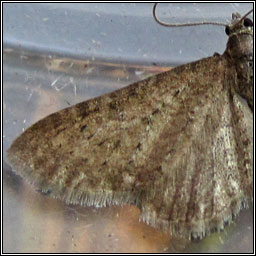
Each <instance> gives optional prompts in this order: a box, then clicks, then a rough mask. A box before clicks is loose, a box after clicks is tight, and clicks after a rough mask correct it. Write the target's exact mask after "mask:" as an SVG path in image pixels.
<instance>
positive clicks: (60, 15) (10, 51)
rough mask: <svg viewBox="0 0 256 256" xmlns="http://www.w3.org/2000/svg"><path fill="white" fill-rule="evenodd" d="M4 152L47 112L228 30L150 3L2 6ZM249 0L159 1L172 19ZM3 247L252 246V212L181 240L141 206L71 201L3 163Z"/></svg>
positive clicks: (221, 16)
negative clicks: (222, 0)
mask: <svg viewBox="0 0 256 256" xmlns="http://www.w3.org/2000/svg"><path fill="white" fill-rule="evenodd" d="M3 7H4V8H3V14H4V18H3V31H4V34H3V36H4V38H3V39H4V51H3V60H4V67H3V92H4V102H3V109H4V112H3V150H4V157H5V152H6V149H7V148H8V147H9V146H10V144H11V142H12V141H13V140H14V139H15V137H17V136H18V135H19V134H21V133H22V131H24V130H25V129H26V128H27V127H29V126H30V125H31V124H33V123H35V122H36V121H38V120H39V119H41V118H43V117H45V116H47V115H48V114H50V113H53V112H55V111H58V110H60V109H62V108H65V107H68V106H70V105H72V104H75V103H77V102H81V101H84V100H87V99H89V98H92V97H95V96H98V95H102V94H104V93H107V92H110V91H113V90H116V89H118V88H121V87H124V86H126V85H128V84H130V83H132V82H135V81H138V80H141V79H143V78H145V77H148V76H150V75H154V74H156V73H159V72H163V71H165V70H168V69H169V68H171V67H173V66H176V65H179V64H182V63H187V62H190V61H193V60H197V59H201V58H203V57H207V56H211V55H213V54H214V52H219V53H223V51H224V50H225V44H226V40H227V36H226V35H225V32H224V28H223V27H216V26H199V27H184V28H165V27H162V26H160V25H159V24H157V23H156V22H155V21H154V19H153V17H152V7H153V4H151V3H136V4H135V3H119V4H115V3H111V4H109V3H108V4H106V3H105V4H102V3H89V4H88V3H80V4H67V3H61V4H57V3H44V4H42V3H40V4H30V3H15V4H14V3H4V4H3ZM251 8H252V4H247V3H235V4H233V3H229V4H216V3H215V4H159V7H158V9H157V13H158V16H159V17H161V19H163V20H165V21H168V22H172V23H175V22H189V21H190V22H193V21H195V20H196V19H198V20H199V21H200V20H215V21H221V22H226V23H228V22H229V21H230V19H231V14H232V13H233V12H237V11H238V12H240V13H241V14H244V13H246V12H247V11H248V10H250V9H251ZM3 185H4V186H3V251H4V252H5V253H25V252H26V253H28V252H30V253H32V252H37V253H47V252H66V253H68V252H80V253H82V252H90V253H93V252H94V253H96V252H127V253H128V252H137V253H142V252H145V253H150V252H152V253H154V252H222V253H224V252H233V253H239V252H252V251H253V210H252V207H251V208H250V209H247V210H243V211H241V213H240V214H239V216H238V217H237V218H236V219H235V221H234V223H232V224H231V225H230V226H229V227H226V229H225V231H224V232H222V233H220V234H213V235H211V236H210V237H208V238H206V239H203V240H202V241H197V242H195V241H194V242H190V241H185V240H181V239H177V238H174V237H171V236H169V235H168V234H165V233H163V232H161V231H160V230H157V229H154V228H152V227H150V226H148V225H146V224H144V223H142V222H139V210H138V209H137V208H136V207H134V206H124V207H107V208H94V207H79V206H70V205H66V204H64V203H63V202H61V201H58V200H54V199H52V198H49V197H47V196H44V195H42V194H41V193H39V192H37V191H36V189H35V188H33V187H31V186H30V185H28V184H27V183H26V182H25V181H24V180H22V179H21V178H20V177H19V176H16V175H15V174H14V173H13V172H12V171H11V168H10V167H9V166H8V164H6V163H4V165H3Z"/></svg>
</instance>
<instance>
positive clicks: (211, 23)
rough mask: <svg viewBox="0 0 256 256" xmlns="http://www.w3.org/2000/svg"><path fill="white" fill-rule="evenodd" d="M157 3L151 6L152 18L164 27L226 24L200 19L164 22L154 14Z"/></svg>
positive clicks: (224, 24)
mask: <svg viewBox="0 0 256 256" xmlns="http://www.w3.org/2000/svg"><path fill="white" fill-rule="evenodd" d="M157 4H158V3H155V4H154V7H153V16H154V19H155V21H156V22H157V23H159V24H160V25H162V26H165V27H188V26H199V25H217V26H225V27H226V26H228V24H226V23H221V22H209V21H202V22H193V23H177V24H172V23H165V22H163V21H161V20H159V19H158V18H157V16H156V6H157ZM247 15H248V14H247Z"/></svg>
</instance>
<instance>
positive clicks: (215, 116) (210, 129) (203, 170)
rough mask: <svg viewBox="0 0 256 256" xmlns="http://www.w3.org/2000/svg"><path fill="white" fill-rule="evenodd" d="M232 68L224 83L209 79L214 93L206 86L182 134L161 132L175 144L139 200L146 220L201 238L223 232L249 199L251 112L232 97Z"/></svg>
mask: <svg viewBox="0 0 256 256" xmlns="http://www.w3.org/2000/svg"><path fill="white" fill-rule="evenodd" d="M206 68H207V67H206ZM208 68H210V67H208ZM211 70H213V69H211ZM229 72H231V73H230V74H229V75H228V73H226V74H225V72H224V73H223V77H222V78H225V79H226V80H225V81H223V82H222V83H221V84H219V83H218V81H216V80H215V76H213V77H212V78H210V77H209V80H208V82H209V83H211V84H212V85H211V86H212V87H214V88H215V92H214V93H211V89H209V90H208V92H207V93H209V94H208V96H209V98H210V99H209V98H208V99H207V100H203V101H204V104H203V106H202V105H201V106H200V107H199V105H198V107H199V108H200V110H199V111H198V113H196V114H194V116H193V114H191V116H193V117H190V112H187V119H186V120H187V121H186V122H184V124H183V128H182V125H181V123H180V122H179V121H178V124H180V126H181V129H183V132H180V133H178V134H176V133H174V132H173V131H174V130H173V127H174V126H166V129H165V131H164V132H163V133H162V138H163V140H164V138H165V139H166V140H167V138H168V141H166V146H167V147H168V146H169V145H171V146H170V147H169V152H168V154H166V157H165V159H163V160H162V162H161V175H159V176H156V175H155V177H156V178H155V180H154V182H152V183H151V185H149V186H148V188H147V190H146V192H145V193H144V196H143V197H142V199H141V202H142V203H141V205H140V209H141V211H142V214H141V219H142V220H143V221H145V222H146V223H148V224H150V225H152V226H154V227H158V228H161V229H163V230H165V231H166V232H169V233H171V234H175V235H181V236H185V237H186V238H189V239H190V238H191V237H194V238H198V237H200V238H202V237H204V236H206V235H207V234H209V233H210V232H212V231H215V230H222V229H223V227H224V225H225V224H227V223H229V222H230V221H231V220H232V217H233V216H235V215H237V214H238V212H239V211H240V209H241V208H242V207H244V206H247V205H248V203H249V202H250V201H251V199H252V197H253V114H252V112H251V110H250V108H249V107H248V105H247V103H246V102H245V101H244V100H243V99H241V98H240V97H239V96H238V95H237V94H234V95H231V91H232V89H231V88H232V83H233V82H235V80H233V78H235V75H234V74H235V71H234V70H233V71H232V70H229ZM232 74H233V75H232ZM219 75H220V76H222V75H221V74H219ZM204 81H205V80H204ZM205 96H206V95H205V94H204V93H202V94H201V95H200V96H199V97H200V98H201V99H203V98H204V97H205ZM191 110H192V109H191ZM180 118H182V116H178V117H177V120H179V119H180ZM173 137H174V138H173ZM170 138H171V139H170ZM170 141H172V143H171V142H170ZM163 143H164V142H163V141H159V145H161V146H163ZM156 157H157V155H156Z"/></svg>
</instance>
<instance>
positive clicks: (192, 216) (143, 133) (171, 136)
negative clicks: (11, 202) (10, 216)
mask: <svg viewBox="0 0 256 256" xmlns="http://www.w3.org/2000/svg"><path fill="white" fill-rule="evenodd" d="M228 68H229V69H228ZM235 76H236V73H235V71H234V70H233V69H232V68H231V67H229V66H228V63H227V61H226V59H225V58H224V57H222V56H217V57H211V58H207V59H203V60H201V61H198V62H195V63H192V64H188V65H184V66H181V67H178V68H175V69H173V70H172V71H168V72H165V73H161V74H159V75H157V76H153V77H151V78H148V79H146V80H144V81H141V82H138V83H135V84H133V85H130V86H128V87H126V88H124V89H121V90H118V91H116V92H113V93H110V94H107V95H103V96H101V97H98V98H95V99H92V100H89V101H86V102H83V103H80V104H77V105H75V106H73V107H70V108H67V109H64V110H62V111H60V112H57V113H55V114H52V115H50V116H48V117H46V118H44V119H42V120H41V121H39V122H37V123H36V124H35V125H33V126H32V127H30V128H29V129H27V130H26V131H25V132H24V133H23V134H22V135H21V136H20V137H18V138H17V139H16V140H15V141H14V143H13V144H12V146H11V148H10V149H9V151H8V160H9V163H10V164H11V165H12V166H13V168H14V170H16V171H17V173H18V174H20V175H21V176H23V177H24V178H25V179H27V180H28V181H29V182H30V183H33V184H34V185H35V186H37V187H38V188H40V189H41V190H42V191H45V192H48V193H49V194H50V195H51V196H53V197H56V198H60V199H62V200H64V201H66V202H67V203H73V204H81V205H95V206H105V205H106V204H125V203H135V204H136V205H137V206H138V207H139V208H140V209H141V210H142V219H143V220H145V221H146V222H148V223H150V224H151V225H153V226H159V227H161V228H163V229H168V230H170V232H176V233H178V232H181V233H182V232H183V233H184V234H188V233H191V232H194V233H195V232H199V233H203V232H208V229H209V227H210V228H211V227H214V228H217V227H219V223H222V222H223V221H225V220H229V219H230V216H231V213H236V212H237V211H238V210H239V208H240V204H241V202H242V201H244V200H245V198H246V197H248V196H251V184H252V160H251V158H250V157H251V156H250V157H249V156H248V157H247V156H246V157H245V158H243V152H244V151H243V149H244V148H247V147H250V146H251V141H248V138H247V137H248V136H249V135H250V132H251V131H250V132H249V133H248V129H249V128H250V127H249V128H248V127H245V126H244V122H243V121H241V119H239V118H240V116H239V113H240V112H241V113H242V112H243V111H242V110H240V109H238V108H237V107H236V105H235V104H234V103H233V101H232V94H231V88H232V81H233V82H235ZM245 109H247V107H245ZM239 111H240V112H239ZM248 111H249V110H248ZM238 112H239V113H238ZM233 116H234V117H233ZM248 118H249V122H250V123H251V122H252V121H251V120H252V117H251V113H250V112H249V113H248ZM247 128H248V129H247ZM240 133H241V134H242V135H240ZM241 154H242V156H241ZM180 224H181V225H180Z"/></svg>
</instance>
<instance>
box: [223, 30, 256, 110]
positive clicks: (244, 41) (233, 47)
mask: <svg viewBox="0 0 256 256" xmlns="http://www.w3.org/2000/svg"><path fill="white" fill-rule="evenodd" d="M226 54H227V55H228V56H229V58H230V60H231V63H232V65H234V66H235V68H236V73H237V79H238V81H237V84H236V85H235V90H236V92H237V93H238V94H239V95H240V96H242V97H243V98H244V99H246V100H247V103H248V105H249V106H250V108H251V109H252V110H253V35H252V34H251V33H240V34H239V33H238V34H233V35H231V36H230V37H229V40H228V43H227V49H226Z"/></svg>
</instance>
